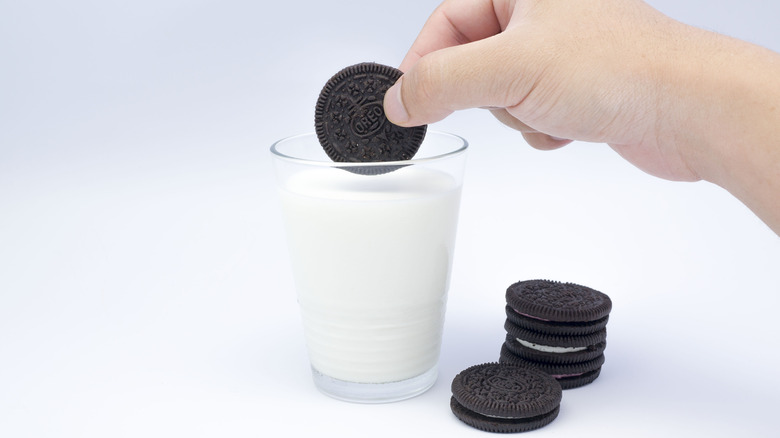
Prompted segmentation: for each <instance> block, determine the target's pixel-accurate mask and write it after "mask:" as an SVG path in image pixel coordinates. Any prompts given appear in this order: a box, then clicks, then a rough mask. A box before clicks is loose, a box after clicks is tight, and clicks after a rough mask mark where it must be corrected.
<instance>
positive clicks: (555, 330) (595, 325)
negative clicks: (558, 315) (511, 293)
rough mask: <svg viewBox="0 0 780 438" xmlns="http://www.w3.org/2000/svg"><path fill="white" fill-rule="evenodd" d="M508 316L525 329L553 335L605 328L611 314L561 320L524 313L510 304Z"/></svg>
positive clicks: (583, 333) (507, 308)
mask: <svg viewBox="0 0 780 438" xmlns="http://www.w3.org/2000/svg"><path fill="white" fill-rule="evenodd" d="M505 312H506V318H507V319H508V320H509V321H512V323H514V324H515V325H517V326H519V327H522V328H524V329H528V330H533V331H538V332H543V333H549V334H552V335H563V336H565V335H575V336H576V335H585V334H588V333H595V332H597V331H599V330H602V329H604V328H605V327H606V326H607V322H609V315H607V316H605V317H603V318H599V319H597V320H595V321H573V322H560V321H550V320H548V319H541V318H537V317H533V316H531V315H527V314H523V313H520V312H518V311H517V310H515V309H513V308H512V306H510V305H508V304H507V306H506V308H505Z"/></svg>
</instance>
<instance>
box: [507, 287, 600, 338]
mask: <svg viewBox="0 0 780 438" xmlns="http://www.w3.org/2000/svg"><path fill="white" fill-rule="evenodd" d="M506 303H507V307H508V308H509V309H508V310H507V313H508V318H509V319H510V320H512V322H514V323H515V324H516V325H519V326H522V327H524V328H527V329H529V330H535V331H539V332H544V333H549V334H562V335H564V334H571V335H582V334H586V333H593V332H597V331H599V330H601V329H603V328H604V327H606V325H607V320H608V317H609V312H610V311H611V310H612V300H610V298H609V296H607V295H606V294H604V293H601V292H599V291H597V290H595V289H591V288H589V287H586V286H581V285H578V284H574V283H561V282H557V281H551V280H528V281H520V282H517V283H515V284H513V285H511V286H509V288H507V290H506ZM510 309H511V310H512V311H513V312H512V313H509V310H510Z"/></svg>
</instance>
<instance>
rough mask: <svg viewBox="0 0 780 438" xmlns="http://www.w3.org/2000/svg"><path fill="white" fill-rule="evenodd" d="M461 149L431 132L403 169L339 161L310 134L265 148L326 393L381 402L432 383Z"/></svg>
mask: <svg viewBox="0 0 780 438" xmlns="http://www.w3.org/2000/svg"><path fill="white" fill-rule="evenodd" d="M466 149H467V142H466V141H465V140H464V139H463V138H461V137H458V136H456V135H453V134H448V133H443V132H436V131H429V132H428V133H427V134H426V137H425V140H424V141H423V143H422V145H421V146H420V149H419V151H418V152H417V154H416V155H415V157H414V159H412V160H409V161H400V162H380V163H335V162H333V161H331V160H330V159H329V158H328V157H327V155H325V153H324V151H323V149H322V147H321V146H320V145H319V142H318V140H317V136H316V135H315V134H313V133H311V134H304V135H299V136H295V137H290V138H286V139H283V140H280V141H278V142H276V143H274V145H273V146H272V147H271V153H272V156H273V162H274V169H275V172H276V180H277V183H278V188H279V197H280V199H281V205H282V212H283V214H284V222H285V228H286V231H287V238H288V244H289V249H290V255H291V263H292V270H293V274H294V276H295V287H296V292H297V296H298V303H299V305H300V310H301V317H302V320H303V324H304V334H305V338H306V347H307V351H308V355H309V360H310V362H311V367H312V375H313V378H314V383H315V384H316V386H317V388H319V390H320V391H322V392H323V393H325V394H327V395H330V396H332V397H335V398H338V399H341V400H347V401H354V402H364V403H382V402H391V401H397V400H403V399H406V398H410V397H414V396H415V395H418V394H421V393H423V392H425V391H426V390H427V389H428V388H430V387H431V386H432V385H433V384H434V382H435V381H436V377H437V364H438V360H439V351H440V348H441V337H442V327H443V324H444V314H445V309H446V303H447V291H448V288H449V279H450V271H451V267H452V259H453V253H454V247H455V233H456V228H457V222H458V210H459V208H460V193H461V187H462V184H463V172H464V166H465V156H466Z"/></svg>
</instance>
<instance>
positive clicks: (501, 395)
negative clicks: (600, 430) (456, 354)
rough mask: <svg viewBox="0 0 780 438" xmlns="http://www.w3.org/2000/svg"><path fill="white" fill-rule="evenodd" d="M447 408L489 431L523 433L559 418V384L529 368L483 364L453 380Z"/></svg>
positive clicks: (471, 423)
mask: <svg viewBox="0 0 780 438" xmlns="http://www.w3.org/2000/svg"><path fill="white" fill-rule="evenodd" d="M451 388H452V398H451V399H450V408H451V409H452V412H453V414H455V416H456V417H457V418H458V419H460V420H461V421H463V422H464V423H466V424H468V425H469V426H472V427H475V428H477V429H480V430H484V431H488V432H504V433H509V432H526V431H529V430H534V429H538V428H540V427H543V426H546V425H547V424H549V423H551V422H552V421H553V420H555V418H556V417H557V416H558V412H559V410H560V403H561V398H562V390H561V385H560V384H559V383H558V381H557V380H555V379H554V378H552V377H551V376H550V375H548V374H546V373H544V372H542V371H540V370H538V369H536V368H533V367H528V366H518V365H509V364H498V363H486V364H481V365H475V366H472V367H470V368H467V369H465V370H463V371H461V372H460V373H459V374H458V375H457V376H455V378H454V379H453V380H452V387H451Z"/></svg>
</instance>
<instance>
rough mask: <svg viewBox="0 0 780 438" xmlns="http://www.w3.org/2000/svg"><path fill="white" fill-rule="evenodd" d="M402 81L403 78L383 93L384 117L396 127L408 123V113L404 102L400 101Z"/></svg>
mask: <svg viewBox="0 0 780 438" xmlns="http://www.w3.org/2000/svg"><path fill="white" fill-rule="evenodd" d="M403 80H404V78H403V77H401V79H399V80H398V81H396V83H395V84H393V86H392V87H390V88H388V89H387V92H386V93H385V116H386V117H387V118H388V120H390V121H391V122H393V123H395V124H396V125H400V124H403V123H406V122H407V121H409V113H407V112H406V107H404V102H403V100H401V81H403Z"/></svg>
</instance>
